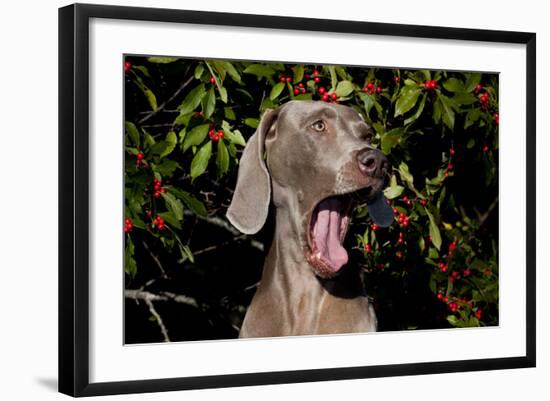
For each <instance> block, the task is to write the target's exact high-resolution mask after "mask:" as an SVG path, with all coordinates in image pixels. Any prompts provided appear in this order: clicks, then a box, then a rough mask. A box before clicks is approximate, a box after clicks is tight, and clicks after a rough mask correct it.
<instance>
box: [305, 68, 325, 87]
mask: <svg viewBox="0 0 550 401" xmlns="http://www.w3.org/2000/svg"><path fill="white" fill-rule="evenodd" d="M311 77H313V81H314V82H315V83H316V84H318V83H319V82H321V77H320V76H319V71H317V69H314V70H313V71H312V73H311ZM309 78H310V76H309V75H307V74H306V79H309Z"/></svg>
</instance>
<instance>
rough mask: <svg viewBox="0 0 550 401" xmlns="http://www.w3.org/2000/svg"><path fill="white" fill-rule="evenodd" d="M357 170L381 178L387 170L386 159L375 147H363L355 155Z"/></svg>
mask: <svg viewBox="0 0 550 401" xmlns="http://www.w3.org/2000/svg"><path fill="white" fill-rule="evenodd" d="M357 161H358V162H359V170H361V172H362V173H363V174H365V175H367V176H369V177H377V178H381V177H383V176H385V175H386V173H387V172H388V159H387V158H386V156H384V154H383V153H382V152H380V151H379V150H377V149H365V150H362V151H361V152H359V154H358V155H357Z"/></svg>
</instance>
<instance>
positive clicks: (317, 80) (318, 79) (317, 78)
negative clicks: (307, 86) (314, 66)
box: [313, 77, 321, 83]
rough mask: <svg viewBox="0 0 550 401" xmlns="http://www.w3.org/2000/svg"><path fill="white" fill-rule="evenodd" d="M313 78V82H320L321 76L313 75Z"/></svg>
mask: <svg viewBox="0 0 550 401" xmlns="http://www.w3.org/2000/svg"><path fill="white" fill-rule="evenodd" d="M313 80H314V81H315V83H319V82H321V78H319V77H315V78H313Z"/></svg>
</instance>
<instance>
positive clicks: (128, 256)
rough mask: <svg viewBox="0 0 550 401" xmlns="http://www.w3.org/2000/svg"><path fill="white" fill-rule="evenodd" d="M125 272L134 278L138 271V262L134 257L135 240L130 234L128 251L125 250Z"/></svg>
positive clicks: (127, 238) (127, 241)
mask: <svg viewBox="0 0 550 401" xmlns="http://www.w3.org/2000/svg"><path fill="white" fill-rule="evenodd" d="M124 272H125V273H126V274H127V275H129V276H130V278H134V277H135V276H136V273H137V264H136V260H135V259H134V242H133V241H132V239H131V238H130V236H127V237H126V251H125V252H124Z"/></svg>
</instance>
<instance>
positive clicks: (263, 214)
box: [227, 110, 278, 234]
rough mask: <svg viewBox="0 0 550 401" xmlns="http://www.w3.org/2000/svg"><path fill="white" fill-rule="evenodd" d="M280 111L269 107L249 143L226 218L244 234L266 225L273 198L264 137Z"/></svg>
mask: <svg viewBox="0 0 550 401" xmlns="http://www.w3.org/2000/svg"><path fill="white" fill-rule="evenodd" d="M277 114H278V112H277V111H276V110H267V111H266V112H265V113H264V115H263V117H262V120H261V121H260V125H259V126H258V129H257V130H256V132H255V133H254V135H252V136H251V137H250V139H249V140H248V143H247V144H246V146H245V148H244V151H243V154H242V156H241V160H240V161H239V173H238V176H237V185H236V187H235V193H234V194H233V199H232V200H231V204H230V205H229V209H227V218H228V219H229V221H230V222H231V224H233V225H234V226H235V227H236V228H237V229H238V230H239V231H241V232H242V233H244V234H255V233H257V232H258V231H260V229H261V228H262V227H263V225H264V224H265V221H266V219H267V213H268V211H269V203H270V201H271V179H270V176H269V171H268V170H267V167H266V165H265V161H264V150H265V138H266V136H267V134H268V132H269V130H270V129H271V128H272V127H273V126H274V123H275V120H276V117H277Z"/></svg>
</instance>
